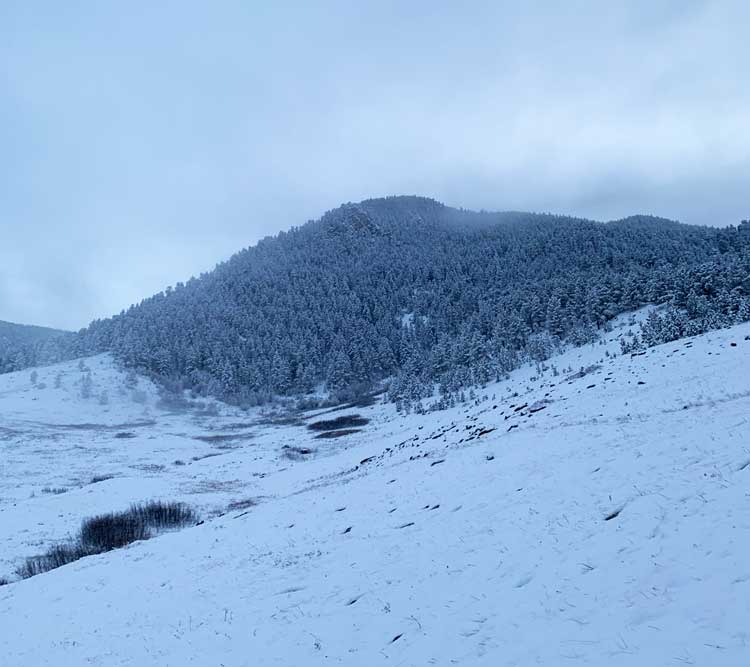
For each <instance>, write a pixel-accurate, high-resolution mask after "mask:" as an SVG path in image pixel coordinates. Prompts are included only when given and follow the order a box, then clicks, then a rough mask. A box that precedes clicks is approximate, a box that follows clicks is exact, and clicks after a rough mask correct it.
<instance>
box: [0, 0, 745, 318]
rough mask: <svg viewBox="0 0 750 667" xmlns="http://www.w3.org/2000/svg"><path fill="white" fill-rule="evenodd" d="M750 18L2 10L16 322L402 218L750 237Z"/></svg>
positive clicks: (357, 8)
mask: <svg viewBox="0 0 750 667" xmlns="http://www.w3.org/2000/svg"><path fill="white" fill-rule="evenodd" d="M105 6H108V8H105ZM313 6H315V8H313ZM748 6H750V3H747V2H739V1H738V2H730V1H727V2H720V1H716V2H694V1H688V0H674V1H671V2H659V1H658V0H646V1H635V0H630V1H628V2H622V3H617V2H611V1H610V2H601V1H596V2H572V1H570V0H568V1H567V2H557V1H555V2H508V3H504V2H498V1H496V2H484V3H473V2H469V1H464V2H461V3H458V2H444V3H443V2H439V1H437V0H430V1H429V2H414V1H412V2H402V1H398V2H396V1H393V2H390V1H387V0H378V1H376V2H364V1H362V0H357V1H354V2H353V1H351V0H348V1H346V2H340V3H333V2H326V3H323V2H300V3H285V2H273V3H271V2H269V3H260V2H254V1H248V0H244V1H242V2H239V1H238V2H229V1H221V2H204V1H201V2H188V1H186V0H179V1H176V2H156V3H154V2H136V1H130V2H118V3H115V2H111V3H109V2H94V1H93V0H92V1H91V2H75V1H74V0H71V1H70V2H57V1H56V0H55V1H50V2H41V1H36V2H34V1H31V2H26V1H25V0H18V1H14V0H5V1H3V2H1V3H0V319H4V320H11V321H17V322H25V323H33V324H45V325H51V326H58V327H65V328H79V327H81V326H84V325H85V324H86V323H88V321H89V320H91V319H92V318H94V317H104V316H108V315H110V314H113V313H115V312H118V311H119V310H121V309H122V308H124V307H126V306H128V305H129V304H130V303H132V302H134V301H138V300H140V299H141V298H143V297H146V296H149V295H150V294H152V293H154V292H156V291H159V290H161V289H162V288H164V287H165V286H166V285H169V284H173V283H175V282H177V281H180V280H185V279H187V278H189V277H190V276H191V275H197V274H199V273H201V272H203V271H206V270H209V269H211V268H212V267H213V266H214V265H215V263H216V262H218V261H220V260H222V259H225V258H227V257H228V256H229V255H231V254H232V253H234V252H235V251H237V250H239V249H240V248H242V247H245V246H247V245H250V244H252V243H254V242H255V241H257V240H258V239H259V238H262V237H263V236H265V235H268V234H272V233H275V232H277V231H279V230H281V229H285V228H288V227H290V226H291V225H299V224H301V223H303V222H305V221H306V220H308V219H311V218H317V217H319V216H320V215H321V214H322V213H323V212H324V211H325V210H327V209H329V208H332V207H334V206H337V205H338V204H340V203H342V202H345V201H358V200H360V199H363V198H367V197H375V196H381V195H388V194H423V195H427V196H431V197H435V198H437V199H439V200H441V201H443V202H445V203H447V204H450V205H454V206H463V207H466V208H474V209H478V208H484V209H491V210H505V209H516V210H533V211H552V212H561V213H570V214H576V215H580V216H586V217H593V218H597V219H611V218H616V217H623V216H625V215H629V214H632V213H637V212H648V213H654V214H658V215H662V216H666V217H670V218H676V219H679V220H682V221H684V222H690V223H700V224H716V225H725V224H730V223H736V222H738V221H739V220H741V219H743V218H748V217H750V201H748V199H749V197H748V190H750V186H749V185H748V184H750V75H749V74H748V65H749V64H750V46H749V45H750V39H748V26H750V10H749V9H747V7H748Z"/></svg>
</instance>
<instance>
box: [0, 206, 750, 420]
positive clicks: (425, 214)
mask: <svg viewBox="0 0 750 667" xmlns="http://www.w3.org/2000/svg"><path fill="white" fill-rule="evenodd" d="M651 303H657V304H662V303H665V304H666V303H669V304H670V305H671V306H672V308H673V309H674V312H673V313H671V314H670V317H669V321H668V322H666V323H665V324H664V325H663V326H662V325H661V324H659V323H657V322H654V326H652V327H651V331H650V333H649V336H648V337H647V338H648V342H649V343H651V342H654V341H656V342H661V341H664V340H669V339H670V338H678V337H680V336H684V335H695V334H697V333H702V332H703V331H707V330H711V329H715V328H718V327H723V326H729V325H731V324H735V323H738V322H742V321H747V320H748V319H750V224H741V225H739V226H737V227H735V226H729V227H726V228H709V227H696V226H690V225H682V224H679V223H676V222H671V221H668V220H664V219H661V218H654V217H649V216H635V217H630V218H626V219H624V220H619V221H612V222H608V223H601V222H595V221H591V220H582V219H577V218H570V217H565V216H556V215H548V214H530V213H507V212H506V213H486V212H473V211H466V210H459V209H455V208H451V207H448V206H444V205H443V204H441V203H439V202H436V201H434V200H431V199H426V198H423V197H387V198H384V199H372V200H366V201H362V202H359V203H357V204H345V205H343V206H341V207H339V208H337V209H334V210H332V211H329V212H328V213H326V214H325V215H323V216H322V217H321V218H320V219H319V220H317V221H312V222H309V223H307V224H305V225H302V226H300V227H298V228H293V229H291V230H290V231H288V232H282V233H280V234H278V235H277V236H275V237H272V238H266V239H264V240H262V241H261V242H259V243H258V244H256V245H255V246H253V247H250V248H247V249H245V250H242V251H241V252H239V253H237V254H236V255H235V256H233V257H232V258H230V259H229V260H228V261H227V262H225V263H223V264H221V265H219V266H218V267H216V269H215V270H214V271H211V272H209V273H206V274H204V275H202V276H200V277H198V278H194V279H191V280H189V281H187V282H186V283H177V284H176V285H175V286H174V288H169V289H167V290H165V291H164V292H161V293H159V294H156V295H154V296H152V297H150V298H148V299H145V300H144V301H142V302H141V303H140V304H136V305H134V306H132V307H131V308H129V309H128V310H127V311H125V312H123V313H120V314H119V315H116V316H114V317H111V318H107V319H103V320H97V321H95V322H92V323H91V325H90V326H89V327H87V328H86V329H84V330H82V331H81V332H79V333H78V334H76V335H75V336H73V337H71V338H66V339H63V340H61V341H60V346H59V350H58V356H57V360H62V359H66V358H75V357H80V356H84V355H87V354H93V353H95V352H111V353H113V354H114V355H115V357H116V358H117V359H118V360H120V361H122V362H123V363H125V364H126V365H127V366H128V367H130V368H134V369H136V370H141V371H143V372H145V373H147V374H148V375H149V376H150V377H153V378H156V379H158V380H159V381H160V382H163V383H168V384H169V385H170V386H172V387H173V388H175V389H178V390H179V389H182V388H188V389H190V390H192V391H194V392H197V393H199V394H201V395H205V396H217V397H221V398H222V399H224V400H227V401H230V402H233V403H236V404H240V405H248V406H252V405H259V404H264V403H269V402H272V401H273V400H274V399H275V398H277V397H278V396H295V397H299V396H303V395H306V394H309V393H310V392H312V391H315V390H317V389H318V388H320V387H321V386H324V387H325V388H326V389H327V390H328V391H329V392H330V393H332V394H334V395H335V396H336V397H337V398H352V397H354V396H356V395H358V394H361V393H367V392H368V391H370V390H372V389H373V388H375V387H377V386H379V384H380V383H381V382H382V381H384V380H386V379H388V380H389V381H390V387H389V398H390V399H391V400H392V401H400V402H401V404H402V405H404V406H405V407H406V408H407V409H409V408H411V407H414V408H416V409H422V408H424V409H429V408H430V405H425V404H423V405H420V401H423V400H424V399H426V398H427V397H429V396H432V395H433V393H434V389H435V387H436V386H437V387H439V388H440V392H441V393H440V398H439V400H438V401H434V400H433V401H432V404H433V405H432V407H435V408H439V407H443V406H446V405H450V404H451V403H453V402H455V401H456V400H458V398H459V396H460V392H462V391H468V390H469V389H470V388H472V387H478V386H482V385H484V384H486V383H487V382H488V381H491V380H495V379H498V378H501V377H503V376H504V375H505V374H506V373H507V372H508V371H511V370H513V369H515V368H517V367H518V366H519V365H520V364H522V363H524V362H526V361H527V360H529V359H535V360H539V361H542V360H544V359H546V358H547V357H549V356H550V355H552V354H554V353H555V352H556V351H557V350H559V349H560V347H561V346H563V345H565V344H571V343H572V344H582V343H586V342H590V341H592V340H594V339H595V338H596V337H597V335H598V331H599V329H600V328H601V327H602V326H603V325H604V324H605V323H606V322H608V321H610V320H611V319H612V318H613V317H615V316H616V315H618V314H620V313H623V312H627V311H631V310H635V309H637V308H640V307H642V306H644V305H646V304H651ZM406 323H408V325H407V324H406ZM33 352H34V350H32V351H30V353H29V355H28V359H26V360H22V361H24V362H25V363H23V364H20V365H19V364H16V365H15V366H12V368H13V369H15V370H20V369H21V368H23V367H25V366H36V365H39V363H41V360H44V359H47V360H49V358H50V357H49V355H46V356H45V355H40V356H39V357H38V359H37V358H36V357H35V356H34V354H33ZM29 360H31V361H32V362H33V363H28V361H29ZM37 361H38V363H37ZM0 370H1V369H0Z"/></svg>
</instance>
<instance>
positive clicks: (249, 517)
mask: <svg viewBox="0 0 750 667" xmlns="http://www.w3.org/2000/svg"><path fill="white" fill-rule="evenodd" d="M623 330H624V329H622V328H617V329H615V330H614V332H613V333H612V334H611V335H610V336H609V339H608V341H607V344H606V345H600V344H597V345H592V346H589V347H586V348H580V349H575V350H571V351H568V352H566V353H565V354H563V355H561V356H559V357H557V358H555V359H553V360H550V361H549V362H547V366H548V367H549V368H548V369H547V370H546V371H544V372H543V373H541V374H539V373H538V372H537V370H535V369H534V368H532V367H528V368H524V369H520V370H519V371H517V372H516V373H514V374H513V375H512V377H511V378H510V379H509V380H508V381H505V382H501V383H499V384H497V385H492V386H490V387H489V388H488V389H487V390H486V391H484V392H481V393H482V396H484V395H485V394H486V395H487V397H488V398H487V400H479V401H478V402H477V403H475V404H472V405H470V406H461V407H458V408H456V409H452V410H448V411H445V412H440V413H436V414H430V415H426V416H417V415H411V416H408V417H401V416H398V415H396V414H395V412H394V410H393V407H392V406H384V405H375V406H371V407H368V408H354V409H351V410H347V411H337V412H330V413H328V414H326V415H324V416H322V415H321V416H314V415H313V416H310V415H306V417H307V418H306V419H303V420H301V421H300V422H294V423H278V422H273V421H271V420H264V419H262V418H261V416H260V414H259V413H253V414H252V415H245V414H243V413H239V412H236V411H234V410H231V409H229V408H227V407H226V406H222V407H221V408H220V414H219V415H211V414H205V413H198V412H196V411H195V410H191V411H187V412H183V413H180V412H170V411H167V410H165V409H162V408H160V407H158V406H157V397H156V392H155V389H154V388H153V387H152V386H151V385H149V384H148V383H147V382H146V381H145V380H142V379H141V380H140V381H139V387H140V389H139V391H141V392H142V393H141V394H138V395H136V398H138V401H139V402H138V401H133V400H132V398H133V390H132V387H131V388H125V386H124V383H125V378H124V376H123V375H122V374H121V373H119V371H117V369H116V368H115V366H114V364H113V363H112V361H111V360H110V359H109V358H108V357H106V356H101V357H96V358H93V359H91V360H88V361H87V363H88V364H89V365H90V366H92V367H93V370H92V378H93V381H94V384H95V385H96V383H99V386H98V388H97V389H96V390H95V391H94V392H93V397H92V398H90V399H82V398H80V392H79V391H78V387H77V384H76V383H77V382H79V381H80V377H79V376H80V374H81V371H80V370H78V369H77V367H76V365H75V364H68V365H62V366H60V367H59V368H55V367H52V368H45V369H38V375H39V378H38V379H37V387H36V388H35V387H32V386H31V384H30V382H29V373H28V372H24V373H19V374H15V375H10V376H3V377H0V411H2V412H1V413H0V414H2V424H1V428H0V454H1V455H2V466H3V467H2V478H1V479H0V526H1V527H2V530H1V531H0V577H2V576H3V575H6V576H7V577H8V578H9V579H11V580H12V583H10V584H8V585H6V586H3V587H0V656H2V657H1V658H0V663H2V665H4V666H8V667H10V666H16V665H19V666H21V665H23V666H28V665H35V666H36V665H56V666H57V665H61V664H64V665H85V664H86V665H87V664H91V665H175V666H181V665H226V666H235V665H248V666H250V665H290V666H292V665H293V666H300V665H318V664H320V665H323V664H325V665H330V664H341V665H380V664H383V665H492V666H495V665H567V664H589V665H608V666H610V665H639V666H648V665H680V664H686V665H706V666H709V665H710V666H716V665H719V666H724V665H736V666H738V667H739V666H746V665H748V664H750V559H749V558H748V553H749V552H750V496H749V494H750V438H749V437H748V436H749V435H750V424H749V422H748V418H749V417H748V416H749V415H750V373H749V371H750V363H748V360H749V359H750V340H748V338H750V325H742V326H738V327H735V328H733V329H729V330H724V331H719V332H714V333H712V334H707V335H704V336H701V337H697V338H694V339H688V340H682V341H677V342H675V343H670V344H667V345H663V346H660V347H658V348H653V349H651V350H649V351H647V352H646V353H645V354H642V355H638V356H633V357H631V356H626V357H623V356H616V357H613V356H605V351H609V352H610V353H614V352H615V351H616V350H618V349H619V346H618V344H617V338H618V336H619V335H621V333H622V331H623ZM553 364H554V366H555V367H556V369H557V370H558V374H557V375H554V373H553V371H552V366H553ZM581 368H583V369H584V370H583V371H581ZM58 372H64V373H66V374H68V382H67V384H65V383H63V385H64V386H63V387H62V388H58V389H55V388H54V385H53V382H54V377H55V375H56V373H58ZM42 376H44V377H42ZM131 380H132V379H131ZM40 383H45V384H46V385H47V386H46V387H45V388H43V389H40V388H38V386H39V384H40ZM105 386H106V387H108V393H109V404H108V405H107V406H101V405H99V403H98V401H97V398H96V396H97V392H98V391H100V390H102V387H105ZM120 387H122V391H119V388H120ZM493 395H494V399H493ZM355 412H356V413H358V414H360V415H361V416H363V417H366V418H368V419H370V420H371V422H370V423H369V424H367V425H366V426H362V427H360V429H361V430H360V431H359V432H357V433H352V434H349V435H347V436H344V437H340V438H334V439H316V438H315V435H316V433H315V432H314V431H311V430H308V429H306V428H305V426H306V424H307V423H310V422H312V421H315V420H316V419H331V418H335V417H337V416H341V415H345V414H351V413H355ZM121 433H130V434H131V435H129V436H127V437H124V436H120V437H118V434H121ZM215 436H220V437H215ZM196 438H202V439H196ZM285 446H287V448H286V449H285ZM289 446H293V447H296V448H298V449H303V451H302V452H300V451H297V450H290V449H289ZM305 448H307V449H308V450H313V451H310V452H309V453H305V451H306V450H305ZM207 454H211V455H212V456H208V457H206V455H207ZM194 459H196V460H194ZM175 460H180V461H182V462H183V463H184V465H180V464H175V463H174V461H175ZM95 475H114V477H113V478H112V479H108V480H105V481H100V482H97V483H91V480H92V477H94V476H95ZM47 487H48V488H49V489H52V488H60V489H61V488H66V489H67V491H65V492H64V493H51V492H49V491H48V492H43V489H44V488H47ZM150 498H162V499H167V500H172V499H175V500H184V501H186V502H189V503H191V504H192V505H194V506H195V507H196V508H197V509H198V511H199V512H201V514H202V516H203V517H204V519H205V522H204V523H202V524H201V525H198V526H195V527H190V528H187V529H184V530H182V531H180V532H174V533H169V534H166V535H162V536H160V537H157V538H154V539H152V540H149V541H146V542H139V543H135V544H133V545H131V546H130V547H127V548H125V549H122V550H119V551H113V552H110V553H108V554H104V555H100V556H94V557H89V558H86V559H83V560H80V561H78V562H76V563H73V564H71V565H67V566H65V567H62V568H59V569H57V570H54V571H51V572H48V573H46V574H43V575H39V576H37V577H33V578H31V579H27V580H24V581H16V580H15V579H16V578H15V576H14V575H13V571H14V568H15V566H17V565H18V564H19V563H20V562H21V560H22V558H23V557H25V556H29V555H33V554H35V553H39V552H40V551H42V550H43V549H44V548H45V547H46V546H48V545H49V544H51V543H53V542H54V541H55V540H59V539H63V538H64V537H65V535H66V534H68V533H70V532H73V531H74V530H75V528H76V526H77V525H78V524H79V522H80V520H81V518H83V517H86V516H90V515H92V514H94V513H97V512H101V511H110V510H118V509H123V508H124V507H126V506H127V504H128V503H129V502H132V501H135V500H147V499H150ZM247 499H255V500H257V505H254V506H250V507H242V508H241V509H228V507H229V505H230V503H232V502H237V501H242V500H247Z"/></svg>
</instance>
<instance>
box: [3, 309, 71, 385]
mask: <svg viewBox="0 0 750 667" xmlns="http://www.w3.org/2000/svg"><path fill="white" fill-rule="evenodd" d="M69 335H70V334H69V333H68V332H66V331H60V330H59V329H50V328H47V327H35V326H29V325H26V324H14V323H12V322H2V321H0V373H6V372H9V371H12V370H16V369H18V368H25V367H27V366H32V365H34V364H35V363H37V362H40V363H43V362H45V361H46V360H47V359H48V358H49V359H55V358H57V357H58V356H59V346H58V344H57V342H53V340H54V339H58V338H60V337H61V336H62V337H65V336H69Z"/></svg>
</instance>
